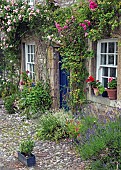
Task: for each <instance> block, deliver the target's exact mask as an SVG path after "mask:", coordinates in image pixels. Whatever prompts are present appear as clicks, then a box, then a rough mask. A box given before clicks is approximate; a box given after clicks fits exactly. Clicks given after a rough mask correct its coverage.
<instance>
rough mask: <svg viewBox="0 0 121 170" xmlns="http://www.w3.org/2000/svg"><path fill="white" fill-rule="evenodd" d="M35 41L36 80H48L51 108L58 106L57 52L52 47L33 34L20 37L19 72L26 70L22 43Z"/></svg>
mask: <svg viewBox="0 0 121 170" xmlns="http://www.w3.org/2000/svg"><path fill="white" fill-rule="evenodd" d="M33 42H34V43H35V74H36V81H38V80H44V81H46V80H49V81H50V87H51V95H52V98H53V104H52V108H54V109H57V108H59V94H60V91H59V54H58V53H57V52H56V51H55V50H54V48H53V47H49V46H47V45H46V44H45V43H44V42H43V41H41V40H40V39H38V38H37V37H35V36H34V35H33V36H32V35H31V36H30V35H26V36H25V37H24V38H23V39H22V43H21V49H22V53H21V54H22V55H21V72H22V71H24V70H26V68H25V62H26V61H25V54H24V53H25V52H24V49H23V47H24V44H26V43H33Z"/></svg>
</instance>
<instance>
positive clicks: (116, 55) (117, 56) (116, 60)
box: [116, 55, 118, 65]
mask: <svg viewBox="0 0 121 170" xmlns="http://www.w3.org/2000/svg"><path fill="white" fill-rule="evenodd" d="M117 59H118V56H117V55H116V65H117Z"/></svg>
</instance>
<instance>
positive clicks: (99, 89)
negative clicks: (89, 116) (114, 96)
mask: <svg viewBox="0 0 121 170" xmlns="http://www.w3.org/2000/svg"><path fill="white" fill-rule="evenodd" d="M86 82H87V83H88V84H89V85H90V86H91V87H92V89H93V90H94V94H95V95H96V96H98V95H99V94H102V93H103V92H104V91H105V88H104V87H103V86H102V85H101V82H100V81H99V80H95V79H94V78H93V77H92V76H89V77H88V79H87V80H86Z"/></svg>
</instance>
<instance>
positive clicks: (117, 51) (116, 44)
mask: <svg viewBox="0 0 121 170" xmlns="http://www.w3.org/2000/svg"><path fill="white" fill-rule="evenodd" d="M117 52H118V43H117V42H116V53H117Z"/></svg>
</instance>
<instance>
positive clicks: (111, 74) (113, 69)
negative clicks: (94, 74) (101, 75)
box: [110, 68, 116, 77]
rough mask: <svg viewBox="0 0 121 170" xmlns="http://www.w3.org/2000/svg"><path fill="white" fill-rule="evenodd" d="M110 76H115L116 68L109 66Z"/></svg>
mask: <svg viewBox="0 0 121 170" xmlns="http://www.w3.org/2000/svg"><path fill="white" fill-rule="evenodd" d="M110 77H116V68H110Z"/></svg>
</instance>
